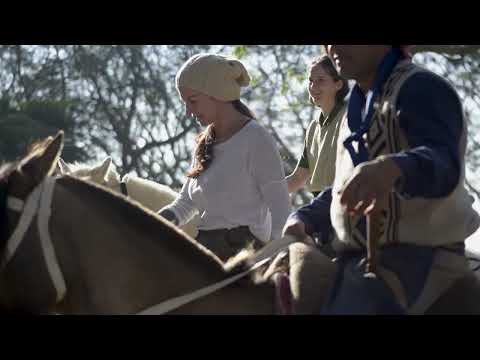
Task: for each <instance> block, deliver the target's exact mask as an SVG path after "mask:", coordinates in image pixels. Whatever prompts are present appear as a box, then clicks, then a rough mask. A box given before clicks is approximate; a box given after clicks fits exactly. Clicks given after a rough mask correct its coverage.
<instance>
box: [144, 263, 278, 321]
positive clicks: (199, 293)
mask: <svg viewBox="0 0 480 360" xmlns="http://www.w3.org/2000/svg"><path fill="white" fill-rule="evenodd" d="M268 261H270V258H267V259H263V260H262V261H260V262H258V263H256V264H255V265H253V266H252V267H251V268H250V269H248V270H247V271H244V272H242V273H241V274H238V275H235V276H232V277H229V278H228V279H225V280H222V281H220V282H217V283H215V284H213V285H210V286H206V287H204V288H201V289H198V290H196V291H194V292H192V293H190V294H187V295H182V296H178V297H176V298H173V299H170V300H167V301H164V302H162V303H160V304H158V305H154V306H151V307H149V308H147V309H145V310H143V311H141V312H139V313H137V315H163V314H166V313H168V312H170V311H173V310H175V309H178V308H179V307H181V306H183V305H186V304H188V303H191V302H192V301H195V300H198V299H200V298H202V297H205V296H207V295H210V294H212V293H214V292H215V291H217V290H220V289H222V288H224V287H226V286H228V285H230V284H232V283H234V282H235V281H237V280H240V279H241V278H243V277H245V276H246V275H247V274H249V273H250V272H252V271H254V270H256V269H258V268H259V267H261V266H262V265H264V264H266V263H267V262H268Z"/></svg>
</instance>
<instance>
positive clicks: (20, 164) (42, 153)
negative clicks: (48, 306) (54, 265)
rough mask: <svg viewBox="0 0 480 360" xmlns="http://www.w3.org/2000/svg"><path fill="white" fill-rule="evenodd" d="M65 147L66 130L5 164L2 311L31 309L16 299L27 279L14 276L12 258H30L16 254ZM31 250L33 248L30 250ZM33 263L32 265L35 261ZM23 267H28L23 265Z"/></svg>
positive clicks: (0, 175)
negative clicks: (20, 283) (21, 282)
mask: <svg viewBox="0 0 480 360" xmlns="http://www.w3.org/2000/svg"><path fill="white" fill-rule="evenodd" d="M62 148H63V132H62V131H60V132H59V133H58V134H57V135H56V136H55V137H49V138H47V139H45V140H43V141H38V142H36V143H34V144H33V145H31V146H30V147H29V148H28V150H27V152H26V154H25V155H24V156H23V157H22V158H20V160H19V161H17V162H15V163H10V164H7V165H4V166H3V167H2V169H0V184H1V188H0V192H1V193H2V196H1V198H2V201H1V203H0V207H1V209H2V211H1V218H0V221H1V225H2V226H1V233H0V272H1V275H2V276H1V277H0V307H1V309H2V310H3V309H14V308H15V307H18V306H20V307H21V306H22V305H24V307H23V309H27V310H28V309H31V307H29V305H26V304H18V301H16V299H17V298H18V295H19V294H20V293H24V289H23V287H22V286H19V285H18V282H19V281H20V280H21V279H23V278H22V275H23V273H21V272H20V273H15V275H13V273H11V272H10V270H11V268H12V267H11V266H9V265H10V264H11V262H10V261H11V260H13V262H15V263H16V264H20V263H22V262H23V261H25V259H26V257H20V258H19V257H18V256H14V255H16V250H17V248H18V247H19V245H20V243H21V241H22V239H23V237H24V236H25V234H26V233H27V232H28V229H29V225H30V223H31V222H32V220H33V218H34V217H35V214H36V206H37V205H36V204H37V200H38V199H39V195H40V193H41V192H42V189H41V186H40V185H41V184H43V183H44V180H45V178H47V177H49V176H50V175H52V173H53V171H54V169H55V165H56V163H57V161H58V158H59V156H60V153H61V151H62ZM31 205H33V207H32V206H31ZM24 213H25V215H24ZM29 251H30V249H28V250H27V253H28V252H29ZM29 265H30V266H32V264H31V263H30V264H29ZM22 268H25V267H23V266H22ZM26 268H28V266H27V267H26ZM19 274H20V275H19ZM34 280H35V279H33V280H32V281H34ZM37 280H38V279H37ZM22 285H23V284H22ZM36 295H39V293H35V294H34V295H32V297H35V296H36ZM41 296H43V293H42V294H41ZM30 299H31V298H30ZM42 305H43V304H42Z"/></svg>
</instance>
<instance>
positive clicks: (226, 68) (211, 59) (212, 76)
mask: <svg viewBox="0 0 480 360" xmlns="http://www.w3.org/2000/svg"><path fill="white" fill-rule="evenodd" d="M175 83H176V86H177V90H178V89H179V87H180V86H183V87H187V88H190V89H192V90H196V91H199V92H201V93H203V94H206V95H209V96H212V97H214V98H216V99H217V100H222V101H233V100H238V99H240V88H241V87H244V86H248V84H249V83H250V76H249V74H248V71H247V70H246V69H245V66H244V65H243V64H242V63H241V62H240V61H238V60H236V59H233V58H227V57H225V56H221V55H214V54H205V53H202V54H197V55H194V56H192V57H191V58H190V59H188V60H187V62H186V63H185V64H183V66H182V67H181V68H180V70H179V71H178V73H177V76H176V78H175Z"/></svg>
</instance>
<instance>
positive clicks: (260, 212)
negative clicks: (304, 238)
mask: <svg viewBox="0 0 480 360" xmlns="http://www.w3.org/2000/svg"><path fill="white" fill-rule="evenodd" d="M165 209H169V210H171V211H172V212H173V213H174V214H175V216H176V217H177V219H178V220H179V225H180V226H181V225H183V224H185V223H186V222H188V221H189V220H190V219H191V218H192V217H193V216H195V215H196V214H197V213H199V215H200V223H199V225H198V229H199V230H213V229H232V228H235V227H239V226H248V227H249V229H250V231H251V232H252V234H253V235H255V236H256V237H257V238H258V239H259V240H261V241H263V242H267V241H269V240H272V239H278V238H280V236H281V232H282V228H283V226H284V224H285V221H286V219H287V217H288V215H289V213H290V202H289V196H288V188H287V183H286V181H285V173H284V169H283V165H282V162H281V158H280V154H279V152H278V150H277V148H276V145H275V141H274V139H273V138H272V136H271V135H270V134H269V133H268V132H267V131H266V130H265V129H264V128H263V127H262V126H261V125H259V124H258V123H257V122H256V121H255V120H252V121H250V122H249V123H247V124H246V125H245V126H244V127H243V128H242V129H241V130H239V131H238V132H237V133H236V134H235V135H233V136H232V137H231V138H230V139H228V140H227V141H225V142H223V143H219V144H216V145H215V146H214V148H213V161H212V163H211V164H210V167H209V168H208V169H207V170H206V171H204V172H202V173H201V174H200V175H199V176H198V178H197V179H192V178H188V180H187V181H186V182H185V184H184V185H183V188H182V191H181V192H180V194H179V196H178V197H177V199H176V200H175V201H174V202H173V203H172V204H170V205H168V206H166V207H164V208H163V209H162V210H165Z"/></svg>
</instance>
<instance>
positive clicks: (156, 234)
mask: <svg viewBox="0 0 480 360" xmlns="http://www.w3.org/2000/svg"><path fill="white" fill-rule="evenodd" d="M62 144H63V134H62V133H60V134H59V135H57V136H56V137H55V138H54V139H49V140H47V141H44V142H42V143H39V144H37V145H36V146H35V147H34V148H32V149H31V151H30V152H29V153H28V154H27V155H26V156H25V157H24V158H23V159H21V160H20V161H19V162H18V163H16V164H10V165H8V166H6V167H3V168H2V170H0V183H1V187H2V188H1V189H0V191H1V190H3V193H4V195H5V194H8V196H9V197H10V202H9V207H10V208H13V209H16V211H15V210H12V209H10V208H7V209H5V211H4V215H3V216H2V217H1V218H0V219H1V222H2V228H1V234H0V249H2V252H1V254H2V255H3V256H2V269H0V271H1V274H0V306H1V307H2V308H3V309H8V310H12V311H15V310H17V311H18V310H20V311H28V312H31V313H51V312H55V313H67V314H135V313H138V312H140V311H142V310H144V309H145V308H148V307H150V306H152V305H155V304H158V303H161V302H163V301H165V300H168V299H171V298H174V297H177V296H180V295H184V294H187V293H190V292H192V291H194V290H197V289H199V288H202V287H205V286H207V285H210V284H213V283H216V282H218V281H220V280H223V279H225V278H227V277H229V276H230V275H231V274H229V273H228V272H227V271H226V268H225V267H224V265H223V263H221V261H220V260H219V259H218V258H217V257H215V256H214V255H213V254H212V253H211V252H209V251H208V250H206V249H205V248H203V247H201V246H200V245H198V244H197V243H195V242H194V241H193V240H191V239H189V238H187V237H186V236H184V235H183V234H182V233H181V232H180V231H178V230H177V229H176V228H174V227H173V226H172V225H170V224H169V223H168V222H166V221H164V220H163V219H162V218H161V217H160V216H157V215H156V214H155V213H153V212H151V211H149V210H147V209H145V208H142V207H141V206H140V205H139V204H138V203H134V202H130V201H128V200H126V199H125V198H123V197H121V196H118V195H116V194H115V193H113V192H112V191H109V190H106V189H104V188H100V187H97V186H95V185H94V184H92V183H89V182H85V181H82V180H80V179H77V178H72V177H69V176H66V177H60V178H58V179H56V182H54V181H53V180H52V179H53V178H51V177H50V176H49V175H50V174H51V173H52V171H53V170H54V167H55V164H56V163H57V160H58V157H59V154H60V152H61V149H62ZM47 180H48V181H49V183H54V184H55V186H54V187H52V186H50V187H48V186H46V185H45V186H43V185H41V184H47V183H48V181H47ZM39 184H40V185H39ZM42 186H43V187H42ZM49 190H50V191H52V197H51V205H50V206H48V191H49ZM12 197H14V198H17V199H20V200H23V201H24V202H25V203H24V204H22V203H21V201H20V202H19V201H18V200H11V198H12ZM35 197H37V198H38V199H39V200H38V201H37V202H34V201H33V200H32V199H34V198H35ZM4 198H5V196H4ZM27 200H28V201H27ZM37 203H38V204H39V205H37ZM31 204H33V205H31ZM45 204H47V205H45ZM29 207H30V208H29ZM49 208H51V215H50V217H49V218H48V214H49ZM36 209H39V210H38V211H36ZM22 211H23V212H22ZM29 212H34V213H35V216H33V215H32V216H33V221H32V223H31V225H29V226H28V224H27V227H26V229H25V234H24V235H23V236H21V237H20V239H19V240H18V241H17V243H16V244H13V243H14V242H15V241H13V243H11V239H14V238H19V236H18V233H19V232H20V233H21V230H19V229H20V228H22V226H23V225H22V223H23V222H25V220H24V219H23V217H25V216H27V215H25V214H27V213H29ZM45 214H46V215H45ZM27 217H28V216H27ZM37 224H38V229H37V226H36V225H37ZM23 227H24V226H23ZM42 231H43V234H44V236H43V237H42ZM45 234H46V235H45ZM7 239H8V240H7ZM7 241H8V245H7ZM273 313H274V286H273V285H272V284H270V283H263V284H254V283H253V282H249V281H240V282H238V283H235V284H232V285H230V286H227V287H225V288H223V289H221V290H219V291H217V292H215V293H213V294H211V295H208V296H205V297H203V298H201V299H199V300H196V301H194V302H192V303H189V304H187V305H184V306H182V307H180V308H178V309H177V310H174V311H172V312H171V314H273Z"/></svg>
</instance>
